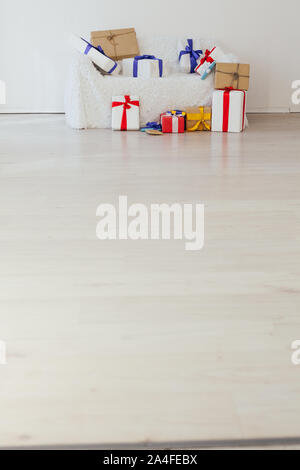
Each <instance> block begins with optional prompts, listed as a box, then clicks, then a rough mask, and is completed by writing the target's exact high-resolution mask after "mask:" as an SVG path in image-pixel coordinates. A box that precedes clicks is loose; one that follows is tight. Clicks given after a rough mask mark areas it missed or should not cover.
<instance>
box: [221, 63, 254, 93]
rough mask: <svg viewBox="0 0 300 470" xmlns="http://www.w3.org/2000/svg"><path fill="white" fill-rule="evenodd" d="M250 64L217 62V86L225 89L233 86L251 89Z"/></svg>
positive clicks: (238, 88)
mask: <svg viewBox="0 0 300 470" xmlns="http://www.w3.org/2000/svg"><path fill="white" fill-rule="evenodd" d="M249 80H250V65H249V64H231V63H221V62H217V65H216V76H215V88H216V89H217V90H224V89H225V88H231V87H232V88H233V89H234V90H244V91H247V90H248V89H249Z"/></svg>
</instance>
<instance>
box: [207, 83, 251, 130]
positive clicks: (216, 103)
mask: <svg viewBox="0 0 300 470" xmlns="http://www.w3.org/2000/svg"><path fill="white" fill-rule="evenodd" d="M245 112H246V92H245V91H239V90H233V89H227V90H216V91H215V92H214V94H213V102H212V125H211V130H212V131H213V132H242V131H243V130H244V128H245Z"/></svg>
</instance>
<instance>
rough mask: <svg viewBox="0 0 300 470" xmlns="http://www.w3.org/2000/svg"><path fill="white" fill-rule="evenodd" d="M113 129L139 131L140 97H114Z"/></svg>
mask: <svg viewBox="0 0 300 470" xmlns="http://www.w3.org/2000/svg"><path fill="white" fill-rule="evenodd" d="M111 126H112V129H113V130H118V131H138V130H139V129H140V100H139V97H138V96H132V95H124V96H113V97H112V125H111Z"/></svg>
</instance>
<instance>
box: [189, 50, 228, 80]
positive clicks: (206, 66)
mask: <svg viewBox="0 0 300 470" xmlns="http://www.w3.org/2000/svg"><path fill="white" fill-rule="evenodd" d="M223 56H224V54H223V51H222V50H221V49H220V48H219V47H217V46H216V47H213V48H212V50H211V51H210V50H208V49H206V51H205V54H204V57H202V58H201V59H200V60H198V65H197V67H196V68H195V72H196V73H198V74H199V75H200V76H201V78H202V80H205V79H206V77H207V76H208V75H209V74H210V73H211V72H212V70H213V69H214V68H215V66H216V63H217V61H218V59H221V58H222V57H223Z"/></svg>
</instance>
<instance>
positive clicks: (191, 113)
mask: <svg viewBox="0 0 300 470" xmlns="http://www.w3.org/2000/svg"><path fill="white" fill-rule="evenodd" d="M185 112H186V130H187V131H188V132H194V131H210V130H211V107H209V106H191V107H189V108H186V110H185Z"/></svg>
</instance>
